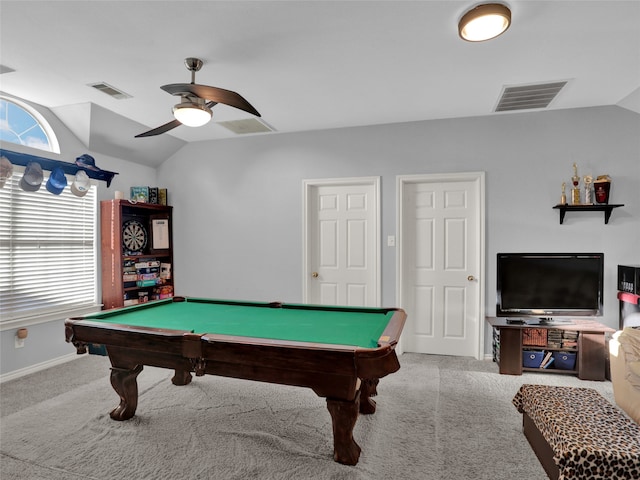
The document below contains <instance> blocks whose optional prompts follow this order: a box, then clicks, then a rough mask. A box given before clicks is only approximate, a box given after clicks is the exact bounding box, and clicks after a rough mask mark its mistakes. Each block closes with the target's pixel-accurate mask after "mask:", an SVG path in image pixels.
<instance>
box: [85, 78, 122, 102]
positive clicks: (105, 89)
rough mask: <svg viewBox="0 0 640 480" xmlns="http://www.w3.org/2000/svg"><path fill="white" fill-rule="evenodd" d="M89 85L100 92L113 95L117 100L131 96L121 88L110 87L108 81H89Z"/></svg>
mask: <svg viewBox="0 0 640 480" xmlns="http://www.w3.org/2000/svg"><path fill="white" fill-rule="evenodd" d="M89 86H90V87H93V88H95V89H96V90H99V91H101V92H102V93H106V94H107V95H109V96H110V97H113V98H115V99H117V100H123V99H125V98H131V95H129V94H127V93H124V92H123V91H122V90H118V89H117V88H115V87H112V86H111V85H109V84H108V83H104V82H100V83H90V84H89Z"/></svg>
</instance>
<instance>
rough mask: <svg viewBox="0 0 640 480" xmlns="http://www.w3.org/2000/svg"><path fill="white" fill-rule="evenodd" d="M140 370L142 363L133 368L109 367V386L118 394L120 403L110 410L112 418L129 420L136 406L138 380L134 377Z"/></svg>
mask: <svg viewBox="0 0 640 480" xmlns="http://www.w3.org/2000/svg"><path fill="white" fill-rule="evenodd" d="M141 371H142V365H136V366H135V367H134V368H120V367H111V386H112V387H113V389H114V390H115V391H116V393H117V394H118V395H120V405H118V406H117V407H116V408H114V409H113V410H111V413H110V415H111V418H113V419H114V420H129V419H130V418H131V417H133V416H134V415H135V413H136V408H138V382H137V381H136V377H137V376H138V374H139V373H140V372H141Z"/></svg>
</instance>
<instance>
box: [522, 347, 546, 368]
mask: <svg viewBox="0 0 640 480" xmlns="http://www.w3.org/2000/svg"><path fill="white" fill-rule="evenodd" d="M543 359H544V352H542V351H537V350H523V351H522V366H523V367H526V368H540V364H541V363H542V360H543Z"/></svg>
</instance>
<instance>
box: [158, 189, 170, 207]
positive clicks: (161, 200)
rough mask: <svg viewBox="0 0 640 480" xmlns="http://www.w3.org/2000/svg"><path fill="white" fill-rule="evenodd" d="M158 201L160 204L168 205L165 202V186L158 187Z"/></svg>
mask: <svg viewBox="0 0 640 480" xmlns="http://www.w3.org/2000/svg"><path fill="white" fill-rule="evenodd" d="M158 203H159V204H160V205H169V204H168V203H167V189H166V188H159V189H158Z"/></svg>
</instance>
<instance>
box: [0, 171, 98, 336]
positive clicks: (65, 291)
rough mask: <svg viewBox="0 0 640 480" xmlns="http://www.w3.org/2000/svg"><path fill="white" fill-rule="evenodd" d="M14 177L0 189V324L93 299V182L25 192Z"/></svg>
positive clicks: (94, 208) (95, 199) (90, 301)
mask: <svg viewBox="0 0 640 480" xmlns="http://www.w3.org/2000/svg"><path fill="white" fill-rule="evenodd" d="M20 177H21V176H20V175H15V174H14V175H13V176H12V177H11V179H9V180H8V181H7V183H6V184H5V186H4V188H0V324H6V323H7V322H13V321H15V320H21V319H27V318H30V317H37V316H41V315H49V314H53V313H56V312H60V313H61V316H62V315H63V312H65V311H69V310H72V309H75V308H81V307H88V306H92V305H95V304H96V301H97V272H96V215H97V213H96V211H97V209H96V205H97V192H96V186H95V185H92V186H91V188H90V189H89V191H88V192H87V194H86V195H85V196H84V197H76V196H75V195H74V194H72V193H71V191H70V189H69V188H68V187H67V188H65V189H64V190H63V192H62V193H61V194H60V195H53V194H52V193H50V192H49V191H48V190H47V189H46V188H45V185H46V182H47V178H45V179H44V181H43V182H42V186H41V187H40V190H38V191H37V192H25V191H23V190H22V189H21V188H20V185H19V184H20ZM69 181H70V182H71V181H73V179H69Z"/></svg>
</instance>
